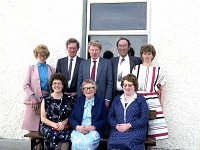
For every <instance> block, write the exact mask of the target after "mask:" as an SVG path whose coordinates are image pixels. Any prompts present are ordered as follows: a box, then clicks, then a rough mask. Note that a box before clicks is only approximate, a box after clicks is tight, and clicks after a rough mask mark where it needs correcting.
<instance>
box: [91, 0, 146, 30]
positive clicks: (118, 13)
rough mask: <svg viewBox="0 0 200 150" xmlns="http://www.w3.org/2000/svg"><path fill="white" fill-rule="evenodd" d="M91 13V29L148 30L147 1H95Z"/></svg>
mask: <svg viewBox="0 0 200 150" xmlns="http://www.w3.org/2000/svg"><path fill="white" fill-rule="evenodd" d="M90 15H91V16H90V17H91V18H90V30H146V24H147V3H145V2H134V3H133V2H132V3H130V2H126V3H95V4H91V5H90Z"/></svg>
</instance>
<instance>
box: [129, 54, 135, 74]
mask: <svg viewBox="0 0 200 150" xmlns="http://www.w3.org/2000/svg"><path fill="white" fill-rule="evenodd" d="M129 62H130V73H131V72H132V70H133V67H134V66H135V64H134V61H133V58H132V57H130V56H129Z"/></svg>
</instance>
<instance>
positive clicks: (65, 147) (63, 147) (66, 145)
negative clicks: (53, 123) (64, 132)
mask: <svg viewBox="0 0 200 150" xmlns="http://www.w3.org/2000/svg"><path fill="white" fill-rule="evenodd" d="M68 149H69V142H65V143H62V144H61V149H60V150H68Z"/></svg>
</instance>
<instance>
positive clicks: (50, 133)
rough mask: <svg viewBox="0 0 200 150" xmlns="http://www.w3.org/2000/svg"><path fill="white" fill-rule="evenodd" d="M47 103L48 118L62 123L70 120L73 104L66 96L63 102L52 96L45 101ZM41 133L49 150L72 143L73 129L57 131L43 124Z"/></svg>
mask: <svg viewBox="0 0 200 150" xmlns="http://www.w3.org/2000/svg"><path fill="white" fill-rule="evenodd" d="M43 100H44V101H45V111H46V116H47V118H48V119H49V120H51V121H53V122H61V121H63V120H65V119H67V118H69V116H70V114H71V112H72V107H73V103H72V102H71V100H70V99H68V97H67V96H66V95H64V96H63V98H62V99H61V100H55V99H54V98H53V97H52V96H51V95H50V96H48V97H45V98H44V99H43ZM40 132H41V133H42V134H43V136H44V140H45V144H46V146H47V148H48V150H54V149H55V147H56V146H57V145H58V142H61V143H64V142H68V141H70V134H71V128H65V129H64V130H62V131H57V130H55V129H53V128H52V127H50V126H48V125H46V124H44V123H41V125H40Z"/></svg>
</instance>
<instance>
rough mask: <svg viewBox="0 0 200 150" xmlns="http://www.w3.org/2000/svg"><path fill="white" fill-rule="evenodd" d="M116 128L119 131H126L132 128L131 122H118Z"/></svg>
mask: <svg viewBox="0 0 200 150" xmlns="http://www.w3.org/2000/svg"><path fill="white" fill-rule="evenodd" d="M115 128H116V129H117V131H118V132H125V131H128V130H129V129H130V128H131V124H130V123H122V124H117V125H116V127H115Z"/></svg>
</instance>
